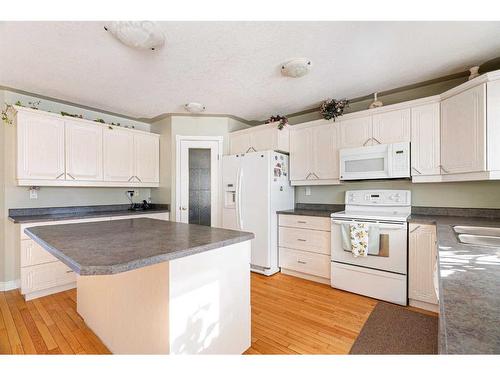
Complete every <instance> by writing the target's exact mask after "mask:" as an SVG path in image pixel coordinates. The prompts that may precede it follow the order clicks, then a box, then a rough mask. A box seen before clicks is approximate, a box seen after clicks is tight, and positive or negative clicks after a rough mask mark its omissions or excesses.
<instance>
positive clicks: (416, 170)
mask: <svg viewBox="0 0 500 375" xmlns="http://www.w3.org/2000/svg"><path fill="white" fill-rule="evenodd" d="M411 169H413V170H414V171H415V172H417V173H418V174H422V172H420V171H419V170H418V169H417V168H415V167H411Z"/></svg>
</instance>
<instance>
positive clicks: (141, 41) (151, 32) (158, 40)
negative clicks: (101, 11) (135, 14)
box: [104, 21, 165, 51]
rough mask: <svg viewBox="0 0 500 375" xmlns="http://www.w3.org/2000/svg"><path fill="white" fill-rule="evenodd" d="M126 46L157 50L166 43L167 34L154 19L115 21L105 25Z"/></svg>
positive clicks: (105, 28)
mask: <svg viewBox="0 0 500 375" xmlns="http://www.w3.org/2000/svg"><path fill="white" fill-rule="evenodd" d="M104 30H106V31H109V32H110V33H111V34H113V36H114V37H115V38H116V39H118V40H119V41H120V42H122V43H123V44H125V45H126V46H129V47H132V48H137V49H151V50H153V51H154V50H155V49H158V48H161V47H163V45H164V44H165V34H163V31H161V29H160V27H159V26H158V24H157V23H156V22H153V21H114V22H111V23H109V24H108V25H106V26H104Z"/></svg>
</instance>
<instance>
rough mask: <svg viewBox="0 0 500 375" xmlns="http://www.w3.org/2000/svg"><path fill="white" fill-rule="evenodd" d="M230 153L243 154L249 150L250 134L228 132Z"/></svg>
mask: <svg viewBox="0 0 500 375" xmlns="http://www.w3.org/2000/svg"><path fill="white" fill-rule="evenodd" d="M229 144H230V145H229V148H230V154H231V155H234V154H244V153H245V152H249V151H250V149H251V148H250V135H249V134H248V133H231V134H229Z"/></svg>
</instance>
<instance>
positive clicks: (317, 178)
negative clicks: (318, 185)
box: [312, 172, 319, 180]
mask: <svg viewBox="0 0 500 375" xmlns="http://www.w3.org/2000/svg"><path fill="white" fill-rule="evenodd" d="M312 174H313V175H314V176H315V177H316V180H319V177H318V175H317V174H316V173H314V172H313V173H312Z"/></svg>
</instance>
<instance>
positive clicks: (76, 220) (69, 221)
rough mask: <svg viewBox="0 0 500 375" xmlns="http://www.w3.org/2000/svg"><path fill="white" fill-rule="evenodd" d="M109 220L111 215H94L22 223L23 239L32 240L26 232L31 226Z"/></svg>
mask: <svg viewBox="0 0 500 375" xmlns="http://www.w3.org/2000/svg"><path fill="white" fill-rule="evenodd" d="M108 220H109V217H94V218H90V219H75V220H59V221H44V222H42V223H28V224H21V225H20V230H21V240H30V239H31V238H30V237H29V236H28V235H27V234H26V233H24V230H25V229H26V228H30V227H42V226H46V225H59V224H74V223H90V222H92V221H108Z"/></svg>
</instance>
